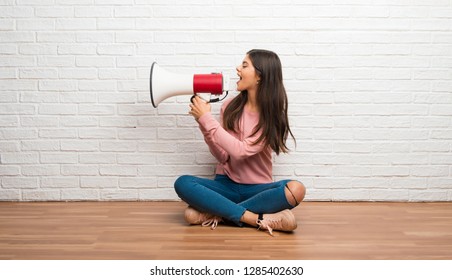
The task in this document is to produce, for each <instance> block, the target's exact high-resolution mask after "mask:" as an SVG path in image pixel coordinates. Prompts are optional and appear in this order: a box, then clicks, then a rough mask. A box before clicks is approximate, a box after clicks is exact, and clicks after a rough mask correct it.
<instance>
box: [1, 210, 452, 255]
mask: <svg viewBox="0 0 452 280" xmlns="http://www.w3.org/2000/svg"><path fill="white" fill-rule="evenodd" d="M185 207H186V205H185V204H184V203H183V202H0V259H452V222H451V221H452V203H382V202H304V203H303V204H302V205H300V206H299V207H297V208H296V209H295V210H294V214H295V216H296V217H297V220H298V224H299V227H298V229H297V230H296V231H294V232H293V233H282V232H277V233H276V234H275V235H276V236H275V237H270V236H269V235H268V234H267V233H265V232H263V231H258V230H256V229H255V228H251V227H243V228H239V227H235V226H230V225H223V224H220V225H219V226H218V228H217V229H216V230H211V229H210V228H203V227H201V226H188V225H187V224H186V223H185V222H184V220H183V211H184V209H185Z"/></svg>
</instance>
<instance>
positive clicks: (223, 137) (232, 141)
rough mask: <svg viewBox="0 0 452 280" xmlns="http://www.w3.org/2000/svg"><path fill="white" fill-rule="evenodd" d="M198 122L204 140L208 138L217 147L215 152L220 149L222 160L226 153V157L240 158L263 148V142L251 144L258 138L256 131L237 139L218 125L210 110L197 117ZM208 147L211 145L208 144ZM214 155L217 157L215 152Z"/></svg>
mask: <svg viewBox="0 0 452 280" xmlns="http://www.w3.org/2000/svg"><path fill="white" fill-rule="evenodd" d="M198 122H199V125H200V128H201V131H203V134H204V136H205V139H206V142H207V139H209V141H210V142H212V143H214V146H215V147H216V149H217V150H216V152H219V151H222V156H223V157H222V159H223V160H224V156H226V155H227V156H228V157H232V158H234V159H237V160H241V159H244V158H247V157H250V156H252V155H255V154H257V153H259V152H261V151H262V150H263V149H264V144H263V143H262V141H261V142H259V143H257V144H255V145H254V144H253V143H254V142H255V141H256V140H257V139H258V138H259V133H256V134H255V135H253V136H251V137H247V138H245V139H243V140H240V139H237V138H236V137H234V136H233V135H231V134H229V133H228V132H227V131H226V130H225V129H224V128H223V127H222V126H221V125H220V123H219V122H218V121H217V120H215V118H213V116H212V114H211V113H210V112H209V113H206V114H204V115H203V116H201V117H200V118H199V119H198ZM209 147H211V146H210V145H209ZM211 148H212V147H211ZM212 154H214V153H212ZM214 156H215V157H217V156H216V155H215V154H214ZM217 159H219V158H218V157H217ZM226 160H227V158H226ZM220 162H221V161H220Z"/></svg>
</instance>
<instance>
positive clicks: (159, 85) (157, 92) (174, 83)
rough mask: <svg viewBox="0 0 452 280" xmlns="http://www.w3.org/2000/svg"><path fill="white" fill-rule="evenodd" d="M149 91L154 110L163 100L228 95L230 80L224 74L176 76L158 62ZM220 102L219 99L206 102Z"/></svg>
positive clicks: (154, 66) (154, 68) (153, 69)
mask: <svg viewBox="0 0 452 280" xmlns="http://www.w3.org/2000/svg"><path fill="white" fill-rule="evenodd" d="M149 90H150V93H151V102H152V106H154V108H157V106H158V105H159V104H160V102H162V101H163V100H165V99H167V98H170V97H172V96H177V95H195V94H200V93H208V94H213V95H222V94H223V93H226V95H227V94H228V91H229V79H228V78H225V77H224V76H223V74H220V73H213V74H175V73H171V72H169V71H166V70H164V69H162V68H161V67H160V66H158V64H157V63H156V62H154V63H152V66H151V72H150V78H149ZM206 101H208V102H216V101H219V98H215V99H210V100H206Z"/></svg>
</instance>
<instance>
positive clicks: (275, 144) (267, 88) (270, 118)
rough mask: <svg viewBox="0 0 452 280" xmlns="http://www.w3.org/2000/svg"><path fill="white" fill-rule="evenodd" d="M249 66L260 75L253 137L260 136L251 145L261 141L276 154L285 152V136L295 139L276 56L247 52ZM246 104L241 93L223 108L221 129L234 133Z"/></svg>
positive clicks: (278, 61) (259, 51)
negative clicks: (222, 127)
mask: <svg viewBox="0 0 452 280" xmlns="http://www.w3.org/2000/svg"><path fill="white" fill-rule="evenodd" d="M247 55H248V57H249V59H250V60H251V63H252V64H253V66H254V69H255V70H256V74H257V75H258V76H259V78H260V80H259V84H258V87H257V95H256V99H257V105H258V109H259V112H260V113H259V122H258V124H257V125H256V127H255V128H254V131H253V134H252V135H255V134H256V133H258V132H259V131H261V135H260V136H259V138H258V139H257V140H256V142H255V143H254V144H257V143H259V142H261V141H264V143H265V145H269V146H270V147H271V149H272V150H273V151H274V152H275V153H276V154H277V155H279V153H280V152H284V153H287V152H288V151H289V148H287V146H286V140H287V137H288V136H289V134H290V136H291V137H292V138H293V139H294V141H295V137H294V136H293V134H292V131H291V130H290V127H289V119H288V117H287V106H288V104H287V103H288V102H287V94H286V90H285V88H284V85H283V77H282V66H281V61H280V60H279V57H278V55H277V54H276V53H274V52H272V51H267V50H257V49H254V50H250V51H249V52H247ZM247 101H248V92H247V91H242V92H241V93H240V94H239V95H238V96H237V97H236V98H234V99H233V100H232V101H231V103H229V105H228V106H227V107H226V109H225V111H224V114H223V126H224V127H225V128H226V129H228V130H231V131H234V132H236V129H238V127H237V126H238V123H239V122H238V120H239V119H240V117H241V116H242V113H243V110H244V108H245V104H246V102H247Z"/></svg>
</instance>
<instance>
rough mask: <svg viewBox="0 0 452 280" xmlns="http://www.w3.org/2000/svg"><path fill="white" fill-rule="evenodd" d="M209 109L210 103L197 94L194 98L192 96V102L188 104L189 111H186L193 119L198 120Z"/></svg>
mask: <svg viewBox="0 0 452 280" xmlns="http://www.w3.org/2000/svg"><path fill="white" fill-rule="evenodd" d="M210 110H211V106H210V103H208V102H206V101H204V100H203V99H201V97H199V96H195V98H193V103H192V104H190V111H189V112H188V113H189V114H190V115H192V116H193V117H194V118H195V120H198V119H199V118H200V117H201V116H202V115H204V114H205V113H207V112H210Z"/></svg>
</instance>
